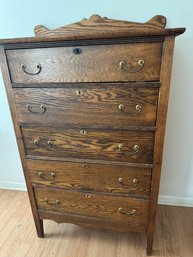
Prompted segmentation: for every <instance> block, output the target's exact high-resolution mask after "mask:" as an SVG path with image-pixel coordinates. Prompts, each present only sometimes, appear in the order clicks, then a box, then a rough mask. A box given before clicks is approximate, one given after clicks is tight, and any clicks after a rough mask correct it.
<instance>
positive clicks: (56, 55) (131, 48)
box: [6, 42, 162, 84]
mask: <svg viewBox="0 0 193 257" xmlns="http://www.w3.org/2000/svg"><path fill="white" fill-rule="evenodd" d="M77 48H78V49H80V51H81V53H80V54H75V53H74V52H73V51H74V49H77ZM6 53H7V60H8V63H9V69H10V75H11V80H12V83H27V84H28V83H40V82H53V83H61V82H111V81H113V82H116V81H117V82H119V81H136V80H137V81H145V80H148V81H150V80H159V75H160V64H161V53H162V42H154V43H148V44H147V43H138V44H122V45H105V46H103V45H98V46H91V45H90V46H81V47H78V46H77V47H55V48H44V49H21V50H7V51H6ZM140 60H144V62H145V63H144V66H143V67H141V66H140V65H139V64H138V62H139V61H140ZM121 61H125V62H126V67H125V69H126V71H125V70H122V69H121V67H120V62H121ZM22 64H24V65H26V70H27V72H30V73H34V74H36V73H38V72H39V71H40V70H39V69H38V68H37V65H38V64H40V65H41V66H42V69H41V71H40V72H39V73H38V74H37V75H28V74H26V73H25V72H24V71H23V70H22V67H21V65H22ZM139 68H140V70H139ZM128 70H129V71H128ZM130 70H131V71H135V70H139V71H137V72H130Z"/></svg>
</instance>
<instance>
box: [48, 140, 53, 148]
mask: <svg viewBox="0 0 193 257" xmlns="http://www.w3.org/2000/svg"><path fill="white" fill-rule="evenodd" d="M47 144H48V145H49V148H51V147H52V146H53V142H52V141H50V140H48V142H47Z"/></svg>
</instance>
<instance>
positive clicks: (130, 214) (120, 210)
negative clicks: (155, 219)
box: [119, 207, 137, 216]
mask: <svg viewBox="0 0 193 257" xmlns="http://www.w3.org/2000/svg"><path fill="white" fill-rule="evenodd" d="M119 213H121V214H125V215H129V216H135V215H136V214H137V211H136V210H135V209H133V210H131V211H129V212H126V211H124V210H123V208H121V207H119Z"/></svg>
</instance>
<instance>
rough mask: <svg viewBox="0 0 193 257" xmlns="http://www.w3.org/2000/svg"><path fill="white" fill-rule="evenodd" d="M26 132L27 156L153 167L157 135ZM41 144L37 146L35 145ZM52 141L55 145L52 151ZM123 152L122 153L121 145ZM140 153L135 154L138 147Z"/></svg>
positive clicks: (107, 132)
mask: <svg viewBox="0 0 193 257" xmlns="http://www.w3.org/2000/svg"><path fill="white" fill-rule="evenodd" d="M85 131H86V134H85V135H81V134H80V132H81V130H80V129H73V128H72V129H69V128H64V129H51V128H45V129H43V128H27V127H26V128H25V127H24V128H22V134H23V139H24V144H25V151H26V155H30V156H33V155H34V156H47V157H49V156H50V157H54V156H56V157H63V158H76V157H77V156H78V157H79V158H81V159H84V158H86V159H96V160H109V161H123V162H124V161H125V162H131V163H132V162H133V163H149V164H151V163H152V160H153V159H152V157H153V146H154V132H135V131H105V130H97V131H96V130H92V129H86V130H85ZM35 140H38V141H39V144H38V146H36V145H35V144H34V141H35ZM48 141H51V142H52V146H51V147H49V145H48V143H47V142H48ZM120 144H122V145H123V149H122V150H120V149H119V145H120ZM135 145H138V146H139V150H138V151H135V150H134V146H135Z"/></svg>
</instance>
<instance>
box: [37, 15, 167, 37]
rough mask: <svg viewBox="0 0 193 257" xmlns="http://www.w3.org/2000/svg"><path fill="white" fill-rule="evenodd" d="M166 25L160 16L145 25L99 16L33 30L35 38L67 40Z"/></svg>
mask: <svg viewBox="0 0 193 257" xmlns="http://www.w3.org/2000/svg"><path fill="white" fill-rule="evenodd" d="M165 25H166V18H165V17H164V16H161V15H157V16H154V17H153V18H152V19H151V20H149V21H148V22H146V23H139V22H128V21H120V20H112V19H108V18H107V17H103V18H102V17H100V16H99V15H96V14H95V15H92V16H91V17H90V18H89V19H86V18H84V19H82V20H81V21H80V22H76V23H74V24H70V25H65V26H63V27H60V28H57V29H53V30H49V29H47V28H46V27H45V26H43V25H38V26H36V27H35V28H34V32H35V35H36V37H46V38H48V37H61V36H64V37H66V38H68V36H70V35H72V34H73V35H74V37H79V36H81V37H84V35H85V36H86V38H89V37H90V36H93V34H94V35H95V37H97V38H100V37H101V36H103V35H104V33H106V34H107V33H113V32H114V33H121V32H122V33H123V32H130V31H133V30H135V31H137V30H139V29H141V30H144V31H145V30H148V31H149V30H150V29H153V30H154V29H157V30H159V29H164V28H165Z"/></svg>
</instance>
